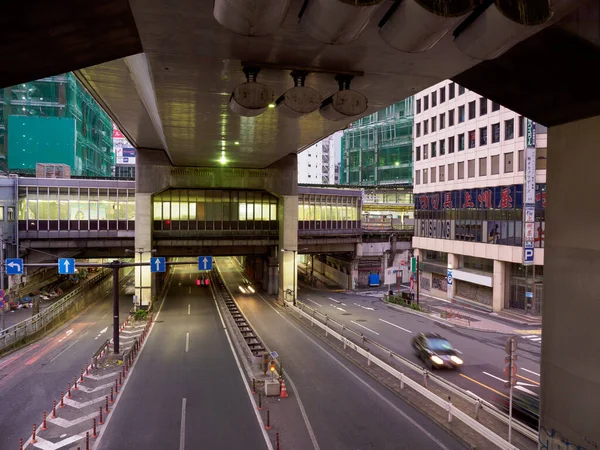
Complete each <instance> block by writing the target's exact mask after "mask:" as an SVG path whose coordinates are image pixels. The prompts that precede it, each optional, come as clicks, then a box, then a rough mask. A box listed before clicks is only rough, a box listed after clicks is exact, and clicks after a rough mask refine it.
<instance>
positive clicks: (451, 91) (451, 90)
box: [448, 82, 456, 100]
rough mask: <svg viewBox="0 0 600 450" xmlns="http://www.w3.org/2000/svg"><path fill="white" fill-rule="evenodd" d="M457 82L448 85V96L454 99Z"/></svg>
mask: <svg viewBox="0 0 600 450" xmlns="http://www.w3.org/2000/svg"><path fill="white" fill-rule="evenodd" d="M455 90H456V83H454V82H452V83H450V84H449V85H448V98H449V99H450V100H452V99H453V98H454V95H455Z"/></svg>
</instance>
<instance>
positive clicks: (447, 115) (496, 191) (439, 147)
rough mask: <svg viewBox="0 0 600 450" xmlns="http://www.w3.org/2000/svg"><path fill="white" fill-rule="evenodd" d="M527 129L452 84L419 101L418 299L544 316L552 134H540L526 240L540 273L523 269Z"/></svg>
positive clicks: (416, 165)
mask: <svg viewBox="0 0 600 450" xmlns="http://www.w3.org/2000/svg"><path fill="white" fill-rule="evenodd" d="M528 122H529V121H527V120H526V119H524V118H523V117H522V116H520V115H519V114H517V113H516V112H513V111H510V110H508V109H506V108H504V107H502V106H501V105H499V104H497V103H494V102H492V101H490V100H488V99H486V98H483V97H481V96H479V95H477V94H476V93H475V92H470V91H468V90H466V89H465V88H463V87H461V86H459V85H457V84H455V83H453V82H451V81H444V82H442V83H439V84H437V85H435V86H432V87H430V88H428V89H426V90H424V91H422V92H420V93H419V94H417V95H415V127H414V181H415V182H414V200H415V237H414V238H413V246H414V251H415V254H416V255H418V256H420V259H421V261H422V264H421V277H420V289H421V292H424V293H427V294H430V295H432V296H434V297H441V298H445V299H452V300H456V301H459V302H463V303H467V304H470V305H473V306H476V307H480V308H483V309H487V310H490V311H491V310H493V311H500V310H504V309H507V310H513V311H514V312H518V313H524V312H527V313H531V314H534V315H539V314H541V305H542V300H543V289H542V286H543V274H544V270H543V261H544V234H545V209H546V154H547V153H546V150H547V130H546V128H545V127H542V126H540V125H537V126H535V124H533V128H532V130H536V131H537V134H532V136H535V138H534V139H532V142H531V143H530V145H531V146H533V145H535V148H536V149H535V153H534V154H535V157H533V156H532V158H531V161H532V162H531V164H533V161H535V164H536V167H535V169H537V170H536V171H535V172H530V173H531V174H533V173H535V218H534V217H533V208H532V209H531V215H530V217H531V221H532V222H533V221H534V220H535V224H534V225H532V226H531V227H530V228H527V227H526V230H530V232H531V234H532V236H531V237H530V239H531V242H533V247H534V264H535V265H531V266H530V265H527V266H525V265H523V263H524V260H523V258H524V253H525V252H524V249H523V246H524V244H523V242H524V237H523V236H524V235H523V229H524V227H523V206H524V205H523V204H524V180H525V178H524V177H525V171H526V170H525V169H526V167H525V166H526V159H525V137H526V135H527V130H526V127H527V123H528ZM532 155H533V153H532ZM531 167H532V169H533V166H531ZM531 176H532V178H533V175H531ZM531 186H532V192H533V183H532V185H531Z"/></svg>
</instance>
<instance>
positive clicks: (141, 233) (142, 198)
mask: <svg viewBox="0 0 600 450" xmlns="http://www.w3.org/2000/svg"><path fill="white" fill-rule="evenodd" d="M151 213H152V195H151V194H145V193H136V194H135V250H136V253H135V262H137V263H139V262H150V257H151V256H152V254H151V250H152V217H151ZM141 251H143V252H144V253H140V252H141ZM151 275H152V274H151V273H150V266H141V267H135V295H137V296H138V300H139V302H140V305H149V304H150V301H151V300H152V276H151Z"/></svg>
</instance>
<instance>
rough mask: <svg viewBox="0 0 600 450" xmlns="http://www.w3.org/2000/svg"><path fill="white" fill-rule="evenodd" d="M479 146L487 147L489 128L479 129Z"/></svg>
mask: <svg viewBox="0 0 600 450" xmlns="http://www.w3.org/2000/svg"><path fill="white" fill-rule="evenodd" d="M479 145H480V146H483V145H487V127H481V128H480V129H479Z"/></svg>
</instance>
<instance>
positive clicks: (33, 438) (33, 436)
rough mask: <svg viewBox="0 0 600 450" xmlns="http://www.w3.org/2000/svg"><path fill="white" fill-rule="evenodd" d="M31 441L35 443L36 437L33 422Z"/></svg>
mask: <svg viewBox="0 0 600 450" xmlns="http://www.w3.org/2000/svg"><path fill="white" fill-rule="evenodd" d="M31 443H32V444H37V439H36V438H35V423H34V424H33V432H32V433H31Z"/></svg>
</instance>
